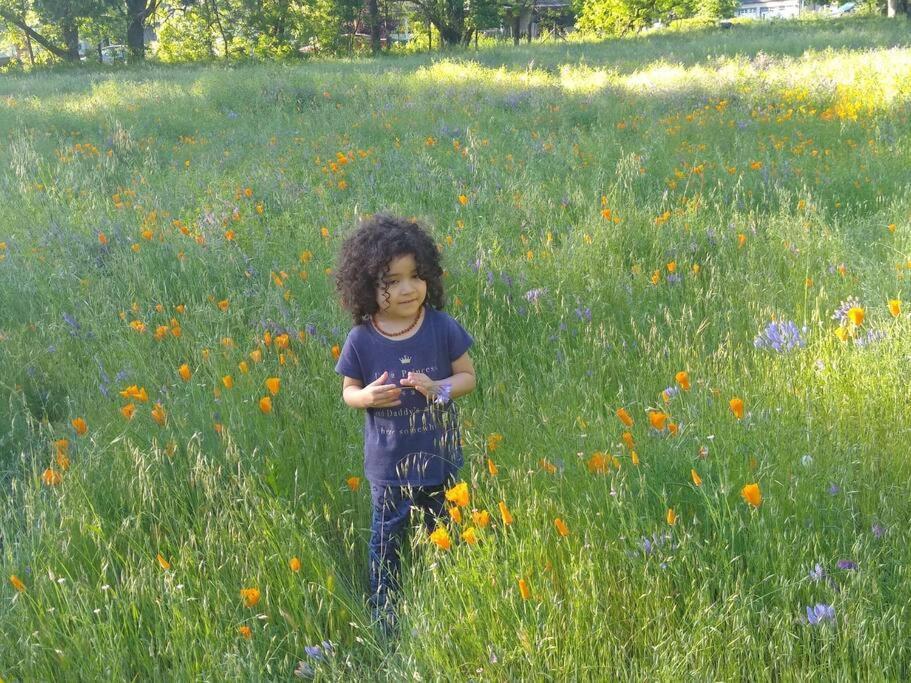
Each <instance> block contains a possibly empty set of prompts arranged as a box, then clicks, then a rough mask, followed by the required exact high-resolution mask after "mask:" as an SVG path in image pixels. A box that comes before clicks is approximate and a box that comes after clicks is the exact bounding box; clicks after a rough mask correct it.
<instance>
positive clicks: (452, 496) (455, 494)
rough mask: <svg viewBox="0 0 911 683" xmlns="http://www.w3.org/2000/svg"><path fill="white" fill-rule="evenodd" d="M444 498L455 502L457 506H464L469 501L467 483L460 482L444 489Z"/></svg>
mask: <svg viewBox="0 0 911 683" xmlns="http://www.w3.org/2000/svg"><path fill="white" fill-rule="evenodd" d="M446 500H448V501H449V502H450V503H455V504H456V505H458V506H459V507H465V506H466V505H468V503H469V496H468V484H467V483H466V482H464V481H463V482H461V483H459V484H456V485H455V486H453V487H452V488H451V489H449V490H448V491H446Z"/></svg>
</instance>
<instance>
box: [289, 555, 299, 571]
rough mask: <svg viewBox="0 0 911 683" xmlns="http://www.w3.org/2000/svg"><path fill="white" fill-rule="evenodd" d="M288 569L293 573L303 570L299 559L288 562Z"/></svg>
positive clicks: (294, 558) (293, 558) (295, 558)
mask: <svg viewBox="0 0 911 683" xmlns="http://www.w3.org/2000/svg"><path fill="white" fill-rule="evenodd" d="M288 567H290V569H291V571H292V572H299V571H300V570H301V561H300V559H299V558H297V557H292V558H291V559H290V560H288Z"/></svg>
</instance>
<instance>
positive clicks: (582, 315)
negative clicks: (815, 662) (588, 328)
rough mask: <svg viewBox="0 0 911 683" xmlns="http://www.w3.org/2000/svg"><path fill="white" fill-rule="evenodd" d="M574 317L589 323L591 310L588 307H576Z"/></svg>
mask: <svg viewBox="0 0 911 683" xmlns="http://www.w3.org/2000/svg"><path fill="white" fill-rule="evenodd" d="M576 315H577V316H578V318H579V320H587V321H591V319H592V309H591V308H589V307H588V306H585V307H584V308H583V307H582V306H578V307H577V308H576Z"/></svg>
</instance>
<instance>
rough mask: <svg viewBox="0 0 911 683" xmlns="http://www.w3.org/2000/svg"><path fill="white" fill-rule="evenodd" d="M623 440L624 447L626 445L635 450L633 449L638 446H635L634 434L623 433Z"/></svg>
mask: <svg viewBox="0 0 911 683" xmlns="http://www.w3.org/2000/svg"><path fill="white" fill-rule="evenodd" d="M621 438H622V439H623V443H624V445H625V446H626V447H627V448H628V449H630V450H633V448H635V446H636V444H635V442H634V441H633V433H632V432H623V434H621Z"/></svg>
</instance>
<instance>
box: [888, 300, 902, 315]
mask: <svg viewBox="0 0 911 683" xmlns="http://www.w3.org/2000/svg"><path fill="white" fill-rule="evenodd" d="M901 312H902V302H901V301H899V300H898V299H889V313H891V314H892V317H893V318H897V317H898V316H900V315H901Z"/></svg>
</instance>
